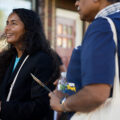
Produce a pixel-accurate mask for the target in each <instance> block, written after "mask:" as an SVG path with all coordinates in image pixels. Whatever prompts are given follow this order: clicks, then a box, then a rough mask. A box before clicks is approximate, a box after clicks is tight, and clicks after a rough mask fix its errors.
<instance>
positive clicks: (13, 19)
mask: <svg viewBox="0 0 120 120" xmlns="http://www.w3.org/2000/svg"><path fill="white" fill-rule="evenodd" d="M5 33H6V36H7V42H8V43H10V44H13V45H20V44H22V40H21V38H22V36H23V35H24V33H25V28H24V23H23V22H22V21H21V20H20V18H19V16H18V15H17V14H16V13H12V14H10V15H9V17H8V20H7V22H6V27H5Z"/></svg>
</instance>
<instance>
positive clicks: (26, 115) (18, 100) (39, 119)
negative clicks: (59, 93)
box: [0, 52, 54, 120]
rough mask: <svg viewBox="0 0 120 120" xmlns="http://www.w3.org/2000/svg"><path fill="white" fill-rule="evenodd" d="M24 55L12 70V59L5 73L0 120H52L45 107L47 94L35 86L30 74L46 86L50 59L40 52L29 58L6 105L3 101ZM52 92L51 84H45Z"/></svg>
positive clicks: (50, 67) (48, 109)
mask: <svg viewBox="0 0 120 120" xmlns="http://www.w3.org/2000/svg"><path fill="white" fill-rule="evenodd" d="M25 57H26V54H23V56H22V57H21V59H20V61H19V63H18V64H17V66H16V68H15V70H14V71H13V66H14V62H15V57H14V58H13V60H12V61H11V64H10V66H9V68H8V70H7V72H6V75H5V78H4V80H3V84H2V90H1V91H0V92H1V100H2V106H1V113H0V117H1V118H2V120H52V115H53V111H52V110H51V109H50V106H49V97H48V92H47V91H46V90H45V89H44V88H42V87H41V86H40V85H39V84H38V83H36V82H35V81H34V80H33V79H32V77H31V75H30V73H33V74H34V75H35V76H37V77H38V78H39V79H40V80H41V81H43V82H44V83H47V82H48V80H49V79H50V77H51V75H52V74H53V69H54V68H53V65H52V64H53V63H52V58H51V57H50V56H48V55H47V54H45V53H44V52H38V53H36V54H34V55H31V56H29V58H28V59H27V61H26V62H25V63H24V65H23V67H22V69H21V70H20V73H19V75H18V77H17V80H16V82H15V85H14V87H13V90H12V94H11V98H10V101H9V102H6V98H7V95H8V92H9V88H10V85H11V83H12V81H13V79H14V77H15V75H16V73H17V71H18V69H19V67H20V65H21V63H22V62H23V60H24V58H25ZM48 87H49V88H50V89H52V90H53V89H54V87H53V85H52V84H48Z"/></svg>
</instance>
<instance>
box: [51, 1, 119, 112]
mask: <svg viewBox="0 0 120 120" xmlns="http://www.w3.org/2000/svg"><path fill="white" fill-rule="evenodd" d="M75 6H76V7H77V10H78V12H79V14H80V18H81V20H83V21H87V22H89V23H90V25H89V27H88V29H87V31H86V33H85V36H84V38H83V42H82V45H81V46H78V47H76V48H75V49H74V50H73V53H72V56H71V60H70V63H69V66H68V70H67V82H68V83H69V82H70V83H74V84H75V87H76V93H75V92H74V93H70V92H67V91H66V93H68V94H69V95H70V96H67V98H64V99H61V98H63V96H65V95H64V94H62V93H60V92H59V91H54V94H56V96H55V95H54V94H53V93H52V92H51V93H50V94H49V97H50V98H51V99H50V105H51V107H52V109H54V110H56V111H61V112H78V111H80V112H90V111H92V110H94V109H96V108H97V107H98V106H100V105H101V104H102V103H104V101H105V100H106V99H107V98H108V97H110V96H111V91H112V86H113V82H114V75H115V51H116V46H115V43H114V40H113V33H112V31H111V28H110V25H109V23H108V21H107V20H106V19H105V18H104V17H106V16H108V17H110V18H111V19H112V20H113V22H114V24H115V26H116V30H117V37H118V52H119V51H120V47H119V43H120V35H119V34H120V0H77V1H76V3H75ZM118 54H119V56H120V52H119V53H118ZM119 60H120V59H119ZM119 68H120V67H119ZM61 100H62V102H60V101H61Z"/></svg>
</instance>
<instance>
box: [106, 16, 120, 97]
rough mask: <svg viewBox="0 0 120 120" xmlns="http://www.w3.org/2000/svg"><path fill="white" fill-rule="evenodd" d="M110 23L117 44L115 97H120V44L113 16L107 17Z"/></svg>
mask: <svg viewBox="0 0 120 120" xmlns="http://www.w3.org/2000/svg"><path fill="white" fill-rule="evenodd" d="M105 18H106V19H107V21H108V22H109V24H110V27H111V30H112V32H113V40H114V42H115V45H116V53H115V77H114V85H113V98H116V97H117V98H118V97H119V98H120V83H119V68H118V67H119V65H118V45H117V31H116V27H115V24H114V22H113V21H112V19H111V18H109V17H105Z"/></svg>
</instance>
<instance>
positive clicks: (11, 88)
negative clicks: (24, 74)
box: [6, 55, 29, 102]
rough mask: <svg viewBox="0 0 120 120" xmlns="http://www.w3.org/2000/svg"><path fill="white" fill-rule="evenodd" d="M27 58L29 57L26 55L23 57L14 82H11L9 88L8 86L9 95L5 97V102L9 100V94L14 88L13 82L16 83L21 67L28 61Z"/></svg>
mask: <svg viewBox="0 0 120 120" xmlns="http://www.w3.org/2000/svg"><path fill="white" fill-rule="evenodd" d="M28 57H29V55H27V56H26V57H25V59H24V61H23V62H22V64H21V66H20V68H19V69H18V71H17V74H16V76H15V78H14V80H13V82H12V84H11V86H10V89H9V93H8V96H7V99H6V101H7V102H8V101H9V100H10V97H11V94H12V90H13V87H14V85H15V82H16V80H17V77H18V74H19V72H20V70H21V68H22V66H23V65H24V63H25V62H26V60H27V59H28Z"/></svg>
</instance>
